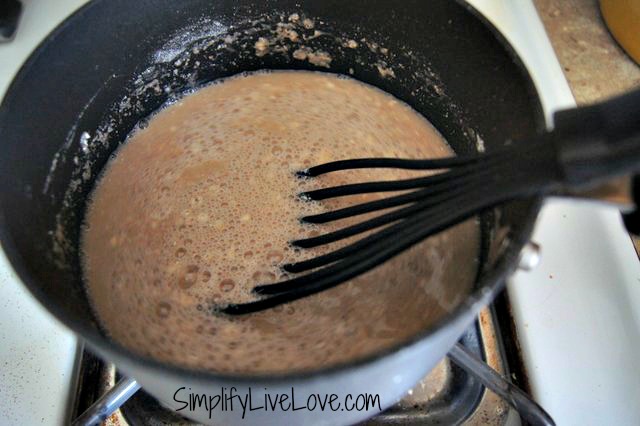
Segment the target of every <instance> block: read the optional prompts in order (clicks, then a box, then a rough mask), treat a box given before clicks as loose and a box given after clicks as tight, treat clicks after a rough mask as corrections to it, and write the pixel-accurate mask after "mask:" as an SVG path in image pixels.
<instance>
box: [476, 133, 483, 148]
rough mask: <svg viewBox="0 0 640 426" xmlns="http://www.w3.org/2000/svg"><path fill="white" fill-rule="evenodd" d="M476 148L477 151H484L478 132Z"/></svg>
mask: <svg viewBox="0 0 640 426" xmlns="http://www.w3.org/2000/svg"><path fill="white" fill-rule="evenodd" d="M476 150H477V151H478V152H484V141H483V140H482V138H481V137H480V135H479V134H477V133H476Z"/></svg>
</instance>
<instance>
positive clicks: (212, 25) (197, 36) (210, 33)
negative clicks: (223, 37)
mask: <svg viewBox="0 0 640 426" xmlns="http://www.w3.org/2000/svg"><path fill="white" fill-rule="evenodd" d="M227 29H228V28H227V26H226V25H224V24H222V23H221V22H218V21H214V20H211V19H202V20H201V21H200V22H198V23H196V24H193V25H191V26H190V27H187V28H183V29H181V30H180V31H179V32H178V33H177V34H176V35H174V36H173V37H172V38H171V39H170V40H169V41H168V42H166V43H165V44H164V46H162V47H161V48H160V49H159V50H158V51H156V52H155V53H154V54H153V62H154V63H156V64H158V63H163V62H170V61H172V60H174V59H175V58H176V57H177V56H178V55H179V54H180V53H182V52H183V51H185V50H186V49H187V48H188V47H189V46H190V45H191V44H193V43H194V42H196V41H198V40H201V39H205V38H209V37H215V36H218V35H220V34H222V33H224V32H226V31H227Z"/></svg>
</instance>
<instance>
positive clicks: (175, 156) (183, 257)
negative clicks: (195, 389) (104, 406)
mask: <svg viewBox="0 0 640 426" xmlns="http://www.w3.org/2000/svg"><path fill="white" fill-rule="evenodd" d="M445 155H451V150H450V149H449V147H448V146H447V145H446V143H445V142H444V140H443V139H442V137H441V136H440V135H439V134H438V133H437V132H436V130H434V128H433V127H432V126H431V125H430V124H429V123H428V122H427V121H426V120H425V119H424V118H423V117H421V116H420V115H418V114H417V113H416V112H414V111H413V110H412V109H410V108H409V107H408V106H407V105H405V104H403V103H401V102H400V101H398V100H396V99H395V98H393V97H391V96H390V95H388V94H385V93H383V92H381V91H380V90H377V89H375V88H372V87H370V86H367V85H364V84H361V83H359V82H357V81H355V80H352V79H347V78H338V77H336V76H333V75H330V74H323V73H311V72H294V71H289V72H285V71H283V72H272V73H257V74H252V75H247V76H239V77H235V78H231V79H227V80H224V81H223V82H220V83H218V84H214V85H211V86H208V87H205V88H203V89H201V90H198V91H197V92H195V93H193V94H190V95H188V96H186V97H184V98H182V100H180V101H179V102H177V103H175V104H173V105H170V106H168V107H166V108H165V109H163V110H161V111H160V112H159V113H158V114H156V115H155V116H154V117H153V118H152V119H151V120H150V122H149V124H148V126H147V127H146V128H144V129H140V130H138V131H136V132H134V133H133V134H132V135H131V136H130V137H129V139H128V141H127V143H125V144H124V145H123V146H122V147H121V148H120V149H119V151H118V152H117V156H116V157H114V158H113V159H112V160H111V161H110V162H109V164H108V166H107V168H106V170H105V172H104V174H103V176H102V177H101V179H100V181H99V183H98V185H97V186H96V188H95V190H94V193H93V195H92V199H91V202H90V204H89V209H88V212H87V218H86V227H85V229H84V232H83V259H84V272H85V278H86V285H87V290H88V294H89V296H90V300H91V302H92V304H93V307H94V309H95V312H96V314H97V317H98V318H99V320H100V321H101V323H102V325H103V326H104V328H105V330H106V331H107V332H108V334H109V335H110V336H111V337H112V338H113V339H115V340H116V341H117V342H119V343H121V344H122V345H124V346H126V347H128V348H130V349H131V350H133V351H135V352H138V353H141V354H144V355H149V356H152V357H154V358H156V359H158V360H161V361H166V362H169V363H173V364H178V365H182V366H187V367H193V368H199V369H208V370H214V371H222V372H246V373H249V372H282V371H292V370H303V369H309V368H314V367H319V366H327V365H333V364H336V363H340V362H344V361H347V360H352V359H355V358H358V357H363V356H366V355H369V354H372V353H375V352H376V351H380V350H381V349H384V348H388V347H390V346H392V345H394V344H396V343H398V342H399V341H402V340H406V339H408V338H409V337H411V336H412V335H415V334H416V333H419V332H420V331H421V330H424V329H426V328H427V327H428V326H429V325H430V324H432V323H433V322H434V321H436V320H438V319H439V318H441V317H442V315H443V314H444V313H446V312H447V311H449V310H451V309H452V308H453V307H455V306H456V305H457V304H458V303H459V302H460V301H461V300H462V299H463V298H464V297H465V295H466V294H467V293H468V291H469V289H470V288H471V286H472V283H473V278H474V274H475V272H476V261H475V260H476V255H477V251H478V246H479V242H478V241H479V235H478V229H477V225H476V223H475V222H473V221H470V222H466V223H463V224H461V225H459V226H457V227H455V228H453V229H451V230H448V231H446V232H444V233H441V234H439V235H437V236H435V237H433V238H430V239H429V240H427V241H425V242H423V243H421V244H419V245H417V246H415V247H414V248H413V249H411V250H409V251H407V252H405V253H403V254H402V255H400V256H397V257H396V258H394V259H392V260H391V261H389V262H387V263H386V264H384V265H382V266H380V267H378V268H377V269H375V270H373V271H371V272H369V273H367V274H365V275H362V276H360V277H358V278H357V279H354V280H352V281H351V282H349V283H346V284H343V285H340V286H338V287H336V288H334V289H331V290H329V291H326V292H324V293H321V294H318V295H314V296H311V297H308V298H306V299H304V300H300V301H296V302H294V303H290V304H288V305H284V306H281V307H278V308H276V309H272V310H269V311H265V312H261V313H256V314H251V315H247V316H242V317H236V318H232V317H227V316H223V315H219V314H215V313H213V311H214V309H213V308H215V307H216V306H220V305H223V304H225V303H230V302H242V301H249V300H254V299H255V296H254V295H252V294H251V293H250V290H251V288H252V287H253V286H255V285H256V284H259V283H265V282H274V281H277V280H280V279H282V278H284V275H283V274H282V272H281V271H280V269H279V265H281V264H282V263H284V262H292V261H296V260H301V259H303V258H308V257H311V256H314V255H317V254H319V253H321V252H323V250H325V251H326V250H327V249H329V248H335V247H337V246H339V245H341V244H345V242H341V243H335V244H334V245H333V246H332V247H329V248H324V249H313V250H301V251H298V250H293V249H292V248H290V247H288V245H287V242H288V241H289V240H292V239H296V238H302V237H305V236H312V235H317V234H318V233H323V232H326V231H330V230H334V229H338V228H339V227H342V226H345V225H346V224H348V223H352V222H353V221H354V220H363V218H366V216H363V217H359V218H356V219H352V220H351V221H348V220H344V221H340V222H336V223H333V224H326V225H322V226H315V227H314V226H310V225H301V224H300V222H299V220H298V218H299V217H301V216H303V215H305V214H310V213H317V212H322V211H326V210H328V209H333V208H337V207H341V206H346V205H351V204H353V203H356V202H362V201H366V200H370V199H372V197H373V196H370V195H369V196H365V195H363V196H350V197H345V198H342V199H335V200H331V201H327V202H322V203H317V202H305V201H301V200H299V199H298V198H297V197H296V194H297V193H299V192H300V191H302V190H306V189H312V188H318V187H326V186H332V185H336V184H342V183H346V182H349V183H353V182H359V181H371V180H383V179H401V178H407V177H410V176H416V172H408V171H401V170H383V169H371V170H357V171H345V172H338V173H333V174H329V175H325V176H322V177H319V178H315V179H311V180H308V181H302V180H300V179H297V178H295V177H294V175H293V171H295V170H300V169H302V168H305V167H308V166H310V165H314V164H320V163H324V162H327V161H332V160H339V159H347V158H357V157H381V156H384V157H406V158H429V157H440V156H445ZM422 173H424V172H422ZM386 195H387V196H388V195H390V194H386ZM376 196H380V195H376Z"/></svg>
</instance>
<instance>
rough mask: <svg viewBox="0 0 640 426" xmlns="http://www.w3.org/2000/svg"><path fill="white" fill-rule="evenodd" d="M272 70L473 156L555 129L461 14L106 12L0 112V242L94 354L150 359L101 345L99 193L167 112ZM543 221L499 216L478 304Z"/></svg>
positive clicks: (81, 28)
mask: <svg viewBox="0 0 640 426" xmlns="http://www.w3.org/2000/svg"><path fill="white" fill-rule="evenodd" d="M262 69H305V70H316V71H324V72H331V73H339V74H344V75H349V76H352V77H353V78H356V79H358V80H361V81H363V82H366V83H369V84H372V85H375V86H377V87H379V88H381V89H383V90H385V91H387V92H389V93H391V94H392V95H394V96H396V97H397V98H399V99H401V100H403V101H405V102H407V103H408V104H409V105H411V106H412V107H413V108H414V109H415V110H417V111H418V112H420V113H421V114H423V115H424V116H425V117H427V118H428V119H429V120H430V121H431V122H432V123H433V124H434V126H435V127H436V128H437V129H438V130H439V131H440V132H441V133H442V135H443V136H444V137H445V138H446V140H447V141H448V142H449V144H450V145H451V146H452V148H453V149H454V150H455V151H456V152H457V153H458V154H461V153H470V152H478V151H485V150H486V151H490V150H492V149H495V148H496V147H498V146H500V145H502V144H503V143H504V142H505V141H506V140H507V139H515V140H517V139H520V138H523V137H525V136H527V135H530V134H532V133H534V132H535V131H536V130H538V129H539V128H540V127H541V126H542V115H541V112H540V105H539V102H538V100H537V98H536V96H535V91H534V90H533V88H532V84H531V81H530V80H529V78H528V76H527V74H526V72H525V71H524V70H523V68H522V66H521V64H520V63H519V62H518V61H517V60H516V59H515V56H513V55H512V54H511V52H510V51H509V50H508V49H507V48H506V47H505V45H504V44H503V43H502V42H501V41H500V38H499V37H498V36H497V35H496V34H495V33H494V32H493V31H492V30H491V29H490V28H488V27H487V25H486V24H485V23H483V22H482V21H481V20H480V19H477V18H475V17H474V16H473V14H471V13H470V12H469V11H468V8H467V7H466V6H464V5H462V4H458V3H454V2H450V1H448V0H440V1H432V2H423V1H419V0H416V1H405V2H401V3H396V2H391V1H370V0H368V1H364V0H363V1H349V2H341V1H337V0H335V1H334V0H330V1H324V2H311V1H309V2H306V1H303V2H293V1H285V0H272V1H267V2H255V4H254V3H253V2H245V1H215V2H211V1H198V0H196V1H189V2H173V1H170V0H153V1H150V0H148V1H140V2H127V1H124V0H110V1H97V2H94V3H91V4H90V5H88V6H86V7H84V8H83V9H81V10H80V11H78V12H77V13H76V14H75V15H74V16H73V17H71V18H70V19H69V20H67V21H66V22H65V23H64V24H63V25H61V27H60V28H58V29H57V30H56V31H55V33H54V34H53V35H51V36H50V37H49V38H48V39H47V40H46V41H45V42H44V43H43V44H42V45H41V46H40V47H39V49H38V50H37V51H36V53H35V54H34V55H33V56H32V57H31V58H30V59H29V61H28V62H27V63H26V64H25V65H24V67H23V68H22V70H21V71H20V73H19V75H18V76H17V77H16V79H15V81H14V83H13V84H12V86H11V88H10V90H9V92H8V94H7V96H6V98H5V99H4V101H3V103H2V106H1V107H0V132H1V133H0V135H1V144H2V151H3V155H2V156H0V175H1V176H0V205H1V206H2V207H1V214H0V220H1V223H0V236H1V239H2V244H3V248H4V250H5V252H6V254H7V256H8V258H9V259H10V261H11V262H12V264H13V265H14V267H15V269H16V271H17V272H18V274H19V276H20V278H21V279H22V280H23V281H24V283H25V284H26V285H27V286H28V287H29V289H30V290H31V291H32V292H33V293H34V294H35V295H36V297H37V298H38V299H39V300H40V301H41V302H42V303H43V304H44V305H45V306H46V307H47V308H48V309H49V310H50V311H51V312H53V313H54V315H56V316H57V317H58V318H59V319H60V320H61V321H62V322H64V323H65V324H66V325H67V326H69V327H70V328H72V329H73V330H74V331H76V332H77V333H79V334H80V335H81V336H83V337H84V338H85V339H87V340H88V341H89V342H90V343H91V344H92V345H93V346H94V347H111V348H112V349H113V350H117V351H119V353H121V354H123V356H126V357H129V358H133V359H137V358H139V357H138V356H137V355H134V354H133V353H130V352H129V351H127V350H126V349H124V348H121V347H119V346H118V345H116V344H115V343H112V342H110V341H109V340H108V339H107V338H106V337H105V336H104V334H103V333H102V332H101V331H100V328H99V325H98V324H97V322H96V321H95V318H94V315H93V313H92V311H91V309H90V306H89V303H88V302H87V298H86V295H85V291H84V288H83V285H82V278H81V270H80V261H79V253H78V238H79V232H80V225H81V223H82V220H83V215H84V210H85V201H86V197H87V194H88V193H89V191H90V190H91V188H92V187H93V185H94V183H95V179H96V177H97V176H98V175H99V173H100V171H101V169H102V168H103V167H104V165H105V163H106V162H107V160H108V159H109V157H110V155H111V154H112V153H113V151H114V150H115V149H116V148H117V147H118V145H119V144H120V143H122V142H123V140H124V139H125V137H126V135H127V134H128V133H129V132H130V131H131V130H132V129H133V127H134V126H135V125H136V124H137V123H138V122H140V121H141V120H144V119H145V118H147V117H149V115H150V114H151V113H153V112H154V111H155V110H157V109H158V108H159V107H160V106H161V105H163V104H165V103H166V102H168V101H171V100H172V99H176V98H177V97H179V96H181V95H182V94H184V93H188V92H189V91H192V90H194V89H196V88H198V87H200V86H202V85H204V84H206V83H208V82H210V81H212V80H215V79H218V78H222V77H227V76H231V75H235V74H238V73H242V72H249V71H255V70H262ZM536 212H537V202H536V200H525V201H520V202H517V203H512V204H509V205H507V206H505V207H504V208H501V209H498V210H496V211H494V212H489V213H487V214H486V215H485V217H484V219H483V238H482V240H483V244H482V250H481V256H480V259H481V270H480V272H479V274H478V279H477V285H476V289H478V288H480V287H482V286H495V285H497V283H496V277H499V276H502V275H504V273H505V272H506V271H507V267H508V266H509V263H511V264H512V263H513V262H512V260H513V258H514V257H515V254H514V253H516V252H517V250H518V249H519V247H520V245H521V244H522V242H523V241H524V240H525V239H526V238H527V237H528V232H529V231H530V228H531V224H532V220H533V217H534V216H535V213H536ZM506 259H511V262H506ZM427 332H428V330H425V333H427ZM419 337H420V336H416V338H419ZM114 348H115V349H114ZM139 361H140V362H152V361H151V360H146V359H139Z"/></svg>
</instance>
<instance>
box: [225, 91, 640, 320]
mask: <svg viewBox="0 0 640 426" xmlns="http://www.w3.org/2000/svg"><path fill="white" fill-rule="evenodd" d="M554 121H555V129H554V130H553V131H551V132H546V133H544V134H542V135H540V136H537V137H535V138H532V139H531V140H527V141H521V142H520V143H514V144H508V145H506V146H504V147H502V148H500V149H499V150H496V151H495V152H492V153H488V154H483V155H480V154H478V155H471V156H461V157H452V158H442V159H431V160H407V159H392V158H366V159H354V160H344V161H335V162H331V163H327V164H322V165H319V166H315V167H312V168H309V169H307V170H303V171H300V172H298V175H299V176H301V177H314V176H319V175H321V174H325V173H330V172H334V171H338V170H347V169H359V168H372V167H375V168H400V169H414V170H441V172H440V173H438V174H432V175H429V176H425V177H419V178H414V179H406V180H399V181H384V182H367V183H356V184H349V185H342V186H336V187H332V188H323V189H318V190H315V191H309V192H305V193H302V194H301V196H302V197H303V198H304V199H308V200H324V199H328V198H333V197H341V196H345V195H353V194H364V193H374V192H385V191H400V190H405V191H406V190H412V191H410V192H405V193H402V194H401V195H396V196H391V197H388V198H385V199H380V200H376V201H371V202H366V203H361V204H357V205H353V206H350V207H346V208H342V209H338V210H333V211H330V212H327V213H322V214H317V215H312V216H306V217H304V218H302V221H303V222H307V223H315V224H322V223H327V222H331V221H334V220H338V219H343V218H347V217H352V216H357V215H361V214H364V213H370V212H375V211H379V210H384V209H388V208H391V207H397V209H394V210H392V211H390V212H388V213H384V214H381V215H379V216H377V217H374V218H372V219H369V220H366V221H363V222H361V223H358V224H356V225H352V226H348V227H345V228H342V229H339V230H337V231H334V232H329V233H326V234H323V235H320V236H317V237H313V238H306V239H301V240H296V241H292V242H291V244H292V245H294V246H296V247H300V248H311V247H317V246H320V245H323V244H328V243H332V242H335V241H339V240H342V239H344V238H348V237H352V236H354V235H358V234H360V233H363V232H366V231H370V230H373V229H376V228H379V227H383V226H386V227H384V228H383V229H381V230H379V231H377V232H374V233H371V234H370V235H368V236H366V237H364V238H362V239H360V240H358V241H356V242H354V243H351V244H348V245H346V246H344V247H341V248H338V249H336V250H334V251H331V252H329V253H326V254H323V255H321V256H317V257H314V258H312V259H309V260H304V261H301V262H297V263H292V264H286V265H283V266H282V268H283V269H284V270H285V271H287V272H290V273H302V272H306V271H311V272H308V273H306V274H302V275H299V276H297V277H294V278H291V279H288V280H286V281H281V282H278V283H274V284H263V285H259V286H257V287H255V288H254V290H253V291H254V292H255V293H256V295H257V296H259V298H258V299H257V300H255V301H253V302H249V303H241V304H230V305H228V306H226V307H224V308H222V309H221V311H222V312H225V313H228V314H233V315H239V314H247V313H251V312H256V311H261V310H265V309H269V308H272V307H274V306H277V305H281V304H284V303H288V302H291V301H293V300H297V299H300V298H303V297H306V296H309V295H312V294H315V293H318V292H321V291H323V290H326V289H329V288H331V287H334V286H336V285H338V284H341V283H343V282H345V281H347V280H349V279H351V278H353V277H355V276H357V275H359V274H362V273H364V272H366V271H368V270H370V269H372V268H374V267H376V266H378V265H380V264H381V263H383V262H385V261H386V260H388V259H390V258H391V257H393V256H395V255H397V254H398V253H400V252H402V251H404V250H406V249H408V248H409V247H411V246H413V245H415V244H417V243H419V242H420V241H422V240H424V239H425V238H427V237H429V236H431V235H433V234H435V233H437V232H440V231H442V230H444V229H446V228H448V227H451V226H453V225H455V224H458V223H460V222H462V221H464V220H465V219H467V218H470V217H472V216H474V215H476V214H478V213H480V212H482V211H484V210H486V209H488V208H492V207H495V206H497V205H499V204H501V203H504V202H507V201H510V200H513V199H516V198H522V197H527V196H531V195H536V194H537V195H551V194H563V193H565V192H566V191H569V190H570V191H575V190H583V189H586V188H589V187H592V186H594V185H596V184H598V183H601V182H602V181H604V180H607V179H610V178H612V177H615V176H618V175H623V174H628V173H631V172H634V171H636V170H637V169H640V90H636V91H634V92H632V93H629V94H626V95H623V96H620V97H617V98H614V99H611V100H609V101H606V102H603V103H600V104H595V105H592V106H588V107H582V108H577V109H569V110H564V111H560V112H557V113H556V114H555V116H554Z"/></svg>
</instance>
